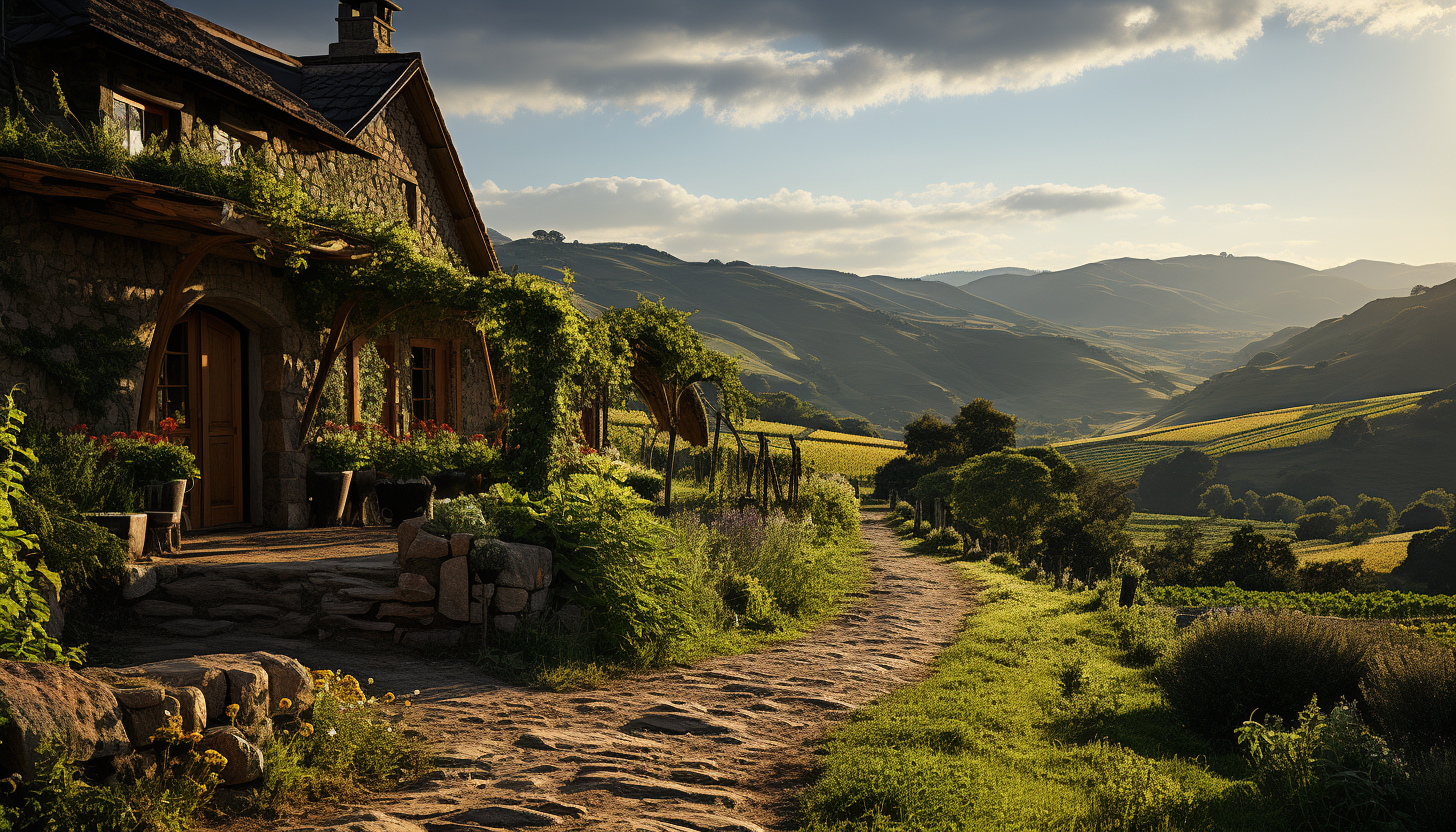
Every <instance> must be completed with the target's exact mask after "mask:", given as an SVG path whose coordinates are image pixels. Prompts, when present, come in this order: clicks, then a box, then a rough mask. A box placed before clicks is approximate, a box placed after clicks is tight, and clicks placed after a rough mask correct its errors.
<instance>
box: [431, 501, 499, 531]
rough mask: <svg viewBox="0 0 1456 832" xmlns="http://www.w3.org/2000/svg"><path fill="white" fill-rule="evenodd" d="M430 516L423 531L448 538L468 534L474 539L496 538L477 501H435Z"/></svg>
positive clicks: (494, 528) (492, 524)
mask: <svg viewBox="0 0 1456 832" xmlns="http://www.w3.org/2000/svg"><path fill="white" fill-rule="evenodd" d="M431 511H432V514H433V515H434V516H432V517H431V518H430V519H429V520H428V521H427V522H426V523H425V526H424V528H425V530H426V531H428V532H430V533H432V534H437V535H440V536H441V537H449V536H450V535H453V534H468V535H473V536H475V537H485V538H490V537H497V536H498V532H497V530H496V527H495V524H494V523H493V522H491V521H490V520H489V519H487V518H486V516H485V511H484V510H483V509H482V508H481V504H480V501H479V500H473V499H470V498H468V497H461V498H458V499H454V500H436V501H435V502H434V504H433V505H432V507H431Z"/></svg>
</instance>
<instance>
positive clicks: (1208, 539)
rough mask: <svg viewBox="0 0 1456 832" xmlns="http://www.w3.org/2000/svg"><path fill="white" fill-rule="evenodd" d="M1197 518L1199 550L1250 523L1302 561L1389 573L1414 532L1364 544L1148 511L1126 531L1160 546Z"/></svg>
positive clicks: (1285, 526)
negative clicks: (1357, 564) (1360, 563)
mask: <svg viewBox="0 0 1456 832" xmlns="http://www.w3.org/2000/svg"><path fill="white" fill-rule="evenodd" d="M1190 520H1191V521H1194V522H1196V523H1197V524H1198V528H1199V530H1200V531H1202V532H1203V540H1202V541H1201V542H1200V543H1199V547H1198V548H1199V551H1200V552H1202V553H1204V554H1207V553H1209V552H1212V551H1213V550H1214V549H1217V548H1219V547H1221V546H1226V545H1228V542H1229V539H1230V538H1231V537H1233V533H1234V532H1235V531H1237V530H1239V529H1241V528H1243V527H1244V526H1248V525H1251V526H1253V527H1254V529H1255V531H1257V532H1259V533H1260V534H1263V535H1265V536H1268V537H1282V538H1285V539H1286V540H1289V541H1290V542H1291V543H1293V544H1294V554H1295V556H1296V557H1298V558H1299V562H1300V563H1322V562H1325V561H1338V560H1354V559H1356V558H1360V559H1361V560H1364V561H1365V568H1366V569H1368V570H1369V571H1371V572H1374V573H1378V574H1387V573H1389V572H1390V570H1392V569H1394V568H1395V567H1397V566H1399V565H1400V563H1401V561H1403V560H1405V549H1406V544H1407V543H1409V542H1410V539H1411V537H1412V536H1413V535H1414V534H1415V532H1402V533H1400V534H1387V535H1382V536H1380V537H1376V538H1372V539H1370V540H1369V541H1366V542H1365V543H1330V542H1329V541H1327V540H1295V539H1294V529H1295V527H1294V524H1293V523H1279V522H1269V521H1256V520H1226V519H1223V518H1219V517H1183V516H1180V515H1176V514H1147V513H1144V512H1137V513H1135V514H1133V516H1132V518H1131V519H1129V520H1128V523H1127V532H1128V534H1129V535H1131V536H1132V540H1133V543H1135V544H1137V545H1138V546H1157V545H1160V544H1161V543H1162V542H1163V535H1164V534H1165V533H1166V532H1167V531H1168V529H1171V528H1173V527H1175V526H1177V525H1179V524H1180V523H1185V522H1188V521H1190Z"/></svg>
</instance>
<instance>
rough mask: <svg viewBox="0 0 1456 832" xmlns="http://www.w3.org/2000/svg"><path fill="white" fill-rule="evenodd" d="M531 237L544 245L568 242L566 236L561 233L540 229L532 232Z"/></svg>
mask: <svg viewBox="0 0 1456 832" xmlns="http://www.w3.org/2000/svg"><path fill="white" fill-rule="evenodd" d="M531 236H532V237H534V238H535V239H536V240H537V242H542V243H564V242H566V235H565V234H562V233H561V232H560V231H556V230H552V231H543V230H539V229H538V230H536V231H532V232H531Z"/></svg>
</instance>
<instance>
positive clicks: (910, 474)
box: [874, 456, 930, 500]
mask: <svg viewBox="0 0 1456 832" xmlns="http://www.w3.org/2000/svg"><path fill="white" fill-rule="evenodd" d="M929 471H930V466H929V465H927V464H926V463H924V462H922V461H920V460H917V459H914V458H912V457H908V456H897V457H895V458H894V459H892V460H890V461H889V462H886V463H885V464H884V465H881V466H880V467H879V470H877V471H875V493H874V496H875V499H877V500H888V499H889V498H890V494H891V493H892V492H893V493H896V494H899V495H900V497H901V499H905V498H908V497H909V496H910V495H911V492H912V490H913V489H914V488H915V483H916V482H918V481H919V480H920V478H921V477H923V476H925V475H926V474H927V473H929Z"/></svg>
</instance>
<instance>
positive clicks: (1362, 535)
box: [1330, 520, 1380, 543]
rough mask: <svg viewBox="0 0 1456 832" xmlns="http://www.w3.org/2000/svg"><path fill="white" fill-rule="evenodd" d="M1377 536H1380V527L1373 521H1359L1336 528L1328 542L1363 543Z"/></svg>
mask: <svg viewBox="0 0 1456 832" xmlns="http://www.w3.org/2000/svg"><path fill="white" fill-rule="evenodd" d="M1378 534H1380V527H1379V526H1377V525H1376V523H1375V521H1374V520H1360V521H1358V522H1354V523H1349V524H1346V525H1340V526H1336V527H1335V532H1334V534H1332V535H1330V541H1331V542H1333V543H1364V542H1365V541H1367V540H1369V539H1370V538H1372V537H1375V536H1376V535H1378Z"/></svg>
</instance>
